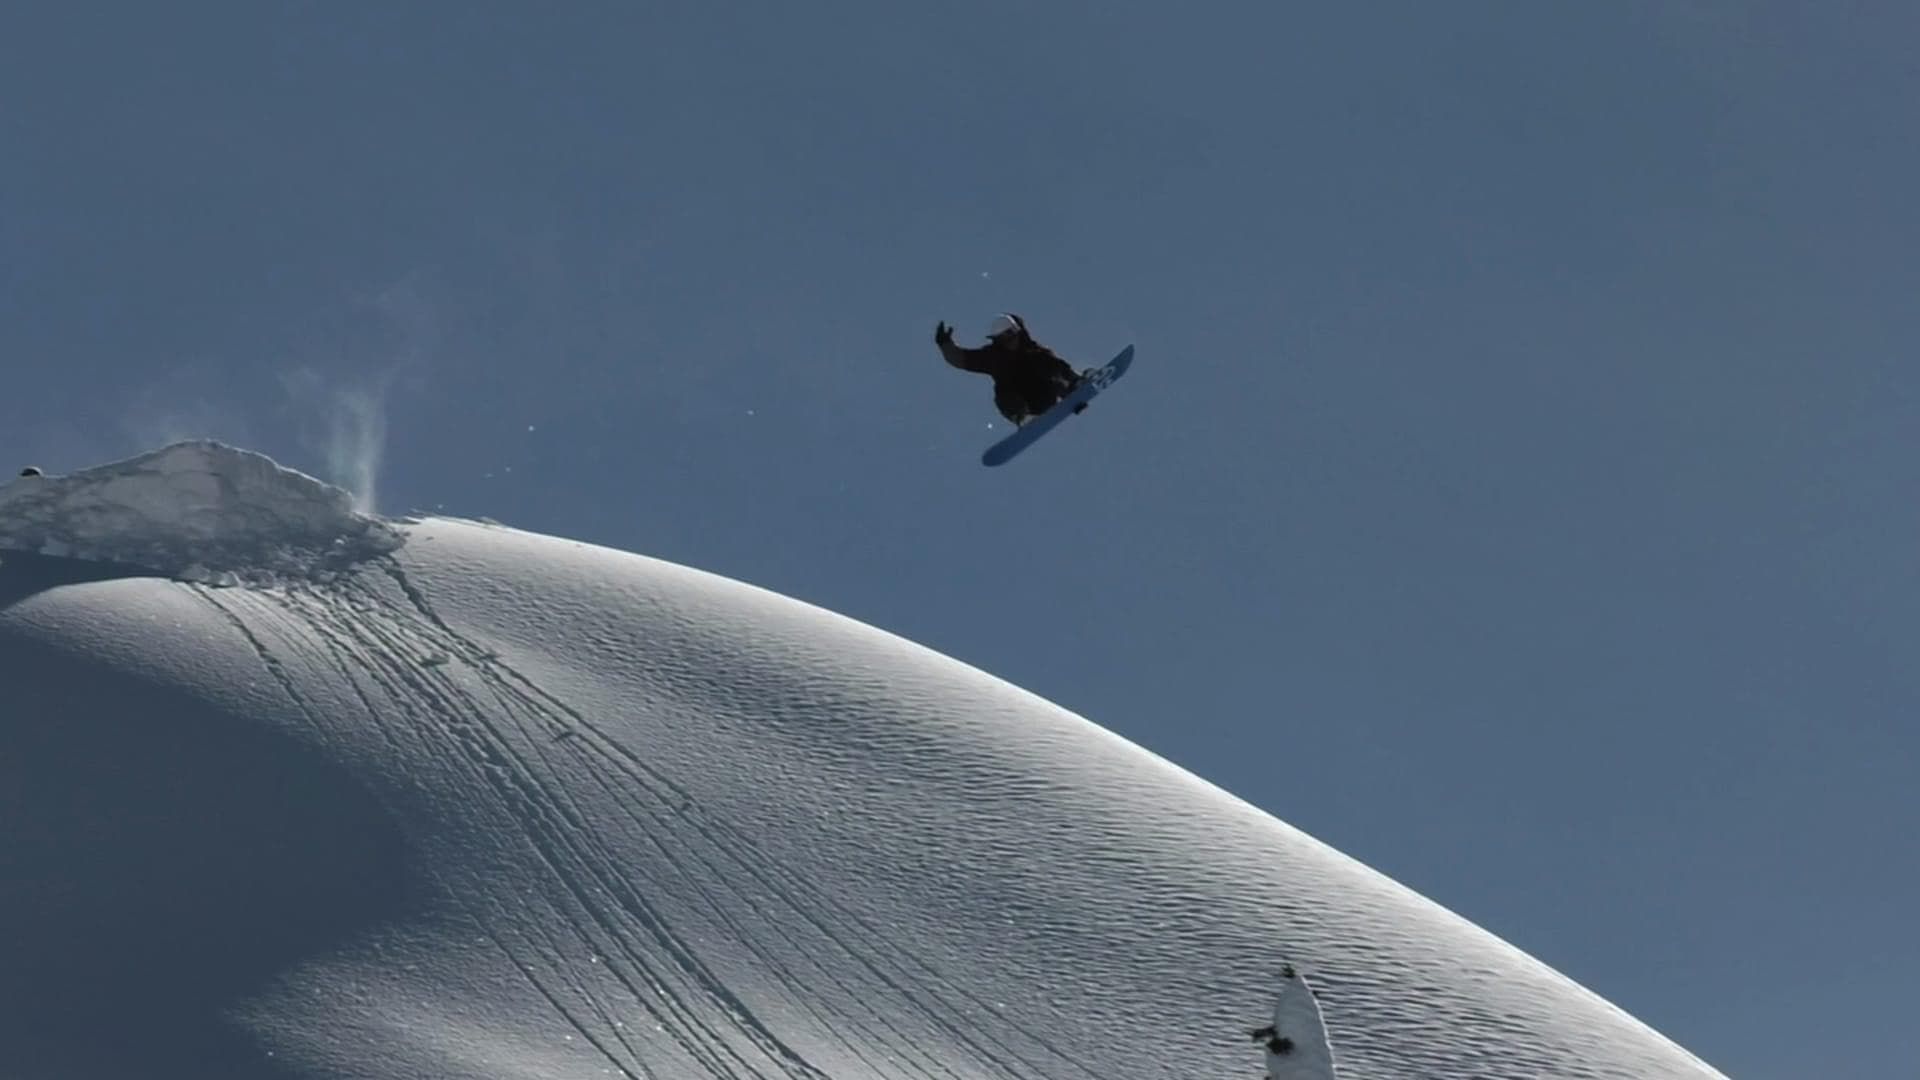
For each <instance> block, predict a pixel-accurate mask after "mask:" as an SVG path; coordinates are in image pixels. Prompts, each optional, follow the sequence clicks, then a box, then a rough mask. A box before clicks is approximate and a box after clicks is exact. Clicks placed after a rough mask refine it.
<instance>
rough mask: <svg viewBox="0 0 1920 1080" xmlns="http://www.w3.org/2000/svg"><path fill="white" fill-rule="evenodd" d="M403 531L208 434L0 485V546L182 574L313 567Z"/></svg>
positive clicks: (299, 571)
mask: <svg viewBox="0 0 1920 1080" xmlns="http://www.w3.org/2000/svg"><path fill="white" fill-rule="evenodd" d="M405 542H406V539H405V537H404V535H403V534H402V533H401V532H400V531H399V530H398V529H396V528H394V527H393V526H392V525H390V524H388V523H387V522H385V521H382V520H380V519H379V518H376V517H371V516H369V515H366V514H362V513H359V512H357V511H355V510H354V509H353V497H352V496H351V495H350V494H348V493H347V492H346V491H343V490H341V489H340V488H337V487H334V486H333V485H331V484H327V483H323V482H322V481H319V480H316V479H314V478H313V477H311V476H308V475H306V474H305V473H301V472H298V471H295V470H293V469H289V468H286V467H284V466H282V465H280V464H278V463H276V462H275V461H273V460H272V459H271V458H268V457H266V456H264V455H262V454H257V453H253V452H251V451H247V450H240V449H236V448H234V447H231V446H226V445H224V444H222V443H218V442H213V441H210V440H202V441H195V442H183V443H176V444H174V445H172V446H167V447H163V448H161V449H159V450H155V451H152V452H150V453H146V454H141V455H139V456H137V457H132V458H128V459H126V460H124V461H116V462H111V463H109V464H106V465H101V466H98V467H96V468H91V469H84V470H82V471H80V472H76V473H71V474H68V475H64V476H40V475H26V476H21V477H19V478H17V479H14V480H12V481H10V482H9V483H7V484H6V485H5V486H3V487H0V552H3V551H8V550H12V551H32V552H38V553H40V554H43V555H59V556H66V557H69V558H78V559H89V560H97V561H102V562H117V563H125V564H128V565H131V566H138V567H142V568H144V569H149V570H153V571H156V572H159V573H162V574H168V575H172V576H174V577H179V578H184V579H188V580H196V581H205V582H213V583H229V584H230V583H236V582H239V581H249V580H259V579H263V578H276V577H313V576H316V575H320V574H324V573H327V572H330V571H334V570H338V569H340V568H343V567H346V566H350V565H352V564H354V563H357V562H361V561H364V560H366V559H369V558H372V557H375V556H377V555H381V554H385V553H387V552H390V551H393V550H395V549H397V548H398V547H400V545H402V544H404V543H405Z"/></svg>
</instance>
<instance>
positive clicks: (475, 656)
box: [388, 567, 1100, 1078]
mask: <svg viewBox="0 0 1920 1080" xmlns="http://www.w3.org/2000/svg"><path fill="white" fill-rule="evenodd" d="M388 573H389V575H390V576H394V577H396V579H398V580H401V581H404V574H403V572H401V571H400V570H398V568H392V567H390V568H389V569H388ZM403 592H405V593H406V595H407V596H408V597H409V599H410V600H412V601H413V603H414V604H415V606H416V607H417V608H420V609H421V615H422V616H423V617H425V618H426V619H428V621H429V622H431V623H433V624H434V625H435V626H436V627H438V628H442V629H443V630H444V631H445V632H446V633H447V634H448V635H449V636H450V638H451V640H452V642H454V643H457V644H458V645H459V646H460V648H458V649H456V650H453V651H455V652H459V653H463V654H464V656H465V658H467V659H469V661H470V662H472V663H474V664H475V667H476V669H477V670H479V671H480V672H481V673H482V674H483V676H484V675H491V676H493V677H495V678H506V679H511V680H512V681H513V682H514V683H516V684H518V685H519V686H520V687H522V688H524V689H521V690H513V691H512V692H513V693H515V694H516V695H520V696H523V697H527V704H528V705H529V707H531V708H533V709H535V710H537V711H538V712H539V713H541V714H542V715H546V716H549V717H551V718H552V720H553V722H554V723H556V725H558V726H561V727H562V728H563V729H564V730H568V731H573V732H585V733H587V734H590V735H591V736H593V744H594V746H595V748H596V749H597V750H599V751H600V752H601V753H602V754H603V755H610V756H612V757H615V758H618V759H619V760H617V761H614V762H613V764H615V765H616V767H619V768H620V769H621V771H623V772H625V773H626V774H627V775H628V776H629V777H630V778H631V779H633V780H634V781H635V782H636V783H638V784H640V785H642V786H643V787H644V788H647V789H652V788H654V787H655V786H656V785H658V786H660V787H664V788H665V789H667V790H668V791H669V792H671V793H672V794H673V796H674V798H673V799H671V800H662V801H665V802H667V803H668V804H669V805H670V806H672V807H673V810H674V812H675V814H676V816H678V817H681V818H683V819H685V820H686V821H687V822H688V824H690V825H691V826H692V827H694V828H695V829H697V830H698V831H700V832H701V834H702V835H703V836H705V837H706V839H707V840H708V843H709V846H711V847H712V848H713V849H715V850H718V851H723V852H729V853H734V854H733V857H734V859H735V860H736V862H737V863H738V864H739V865H740V866H741V867H742V868H743V869H745V870H746V871H747V872H748V873H749V874H751V875H753V876H755V877H756V878H758V879H760V880H761V882H762V883H763V884H765V885H766V886H767V887H768V888H770V889H773V890H775V891H776V892H778V893H779V895H780V896H781V898H782V899H783V900H785V901H786V902H787V904H788V906H789V907H791V908H792V909H793V910H794V911H795V912H797V913H799V914H800V915H801V916H802V917H803V918H805V919H807V920H808V921H809V922H811V923H812V924H813V925H814V926H815V927H816V929H817V930H818V931H819V932H820V933H822V934H823V935H824V936H827V937H829V938H830V939H832V940H834V941H835V943H836V944H837V945H839V947H840V948H841V949H842V951H844V952H846V953H847V954H848V955H849V956H851V957H853V958H855V959H856V960H857V961H859V962H860V963H861V964H862V965H863V966H865V967H867V968H868V969H869V970H870V972H871V973H872V974H873V975H874V976H875V977H876V978H877V979H879V980H880V981H881V982H882V983H883V984H884V985H885V986H886V987H887V988H888V989H890V990H891V991H893V992H894V993H896V994H899V995H900V996H901V997H903V998H904V999H906V1000H908V1001H911V1002H913V1003H914V1004H916V1005H917V1006H918V1007H919V1009H920V1011H921V1012H922V1013H923V1014H924V1016H925V1018H926V1019H927V1020H928V1022H929V1023H931V1024H933V1025H934V1026H936V1027H938V1028H940V1029H942V1030H944V1031H946V1032H947V1033H948V1034H949V1035H950V1036H951V1037H953V1038H954V1039H955V1041H956V1042H957V1043H959V1044H961V1045H968V1046H971V1047H972V1048H973V1049H974V1050H975V1051H976V1053H978V1054H979V1056H980V1057H981V1058H982V1059H983V1060H984V1061H985V1062H986V1063H988V1064H990V1065H992V1066H993V1067H995V1068H996V1069H998V1070H999V1071H1001V1072H1003V1073H1005V1074H1006V1075H1008V1076H1011V1077H1019V1076H1020V1075H1021V1074H1022V1071H1023V1070H1022V1069H1021V1068H1020V1067H1019V1066H1020V1065H1024V1066H1025V1067H1026V1070H1028V1071H1029V1074H1030V1075H1032V1076H1036V1077H1042V1078H1045V1077H1048V1076H1050V1075H1052V1074H1050V1073H1048V1072H1046V1071H1045V1070H1043V1069H1041V1068H1040V1067H1039V1066H1037V1065H1036V1064H1035V1063H1033V1062H1031V1061H1027V1060H1024V1058H1023V1057H1022V1056H1021V1055H1020V1054H1019V1053H1018V1052H1017V1051H1015V1050H1014V1049H1013V1048H1012V1047H1010V1046H1008V1045H1006V1044H1005V1043H1004V1042H1001V1041H999V1040H998V1039H992V1038H991V1037H990V1036H989V1037H988V1038H989V1039H991V1041H992V1042H993V1043H994V1046H993V1047H988V1046H986V1045H983V1044H982V1043H981V1041H980V1038H979V1036H978V1034H977V1031H978V1029H972V1028H966V1027H962V1026H960V1025H957V1024H954V1023H953V1022H952V1021H950V1020H948V1019H946V1017H947V1016H948V1015H966V1014H967V1013H968V1011H969V1010H968V1008H967V1007H966V1005H971V1006H972V1007H973V1011H975V1012H977V1013H978V1014H979V1015H982V1016H989V1017H993V1018H994V1019H995V1020H997V1021H999V1022H1000V1023H1003V1024H1005V1025H1006V1026H1008V1027H1010V1028H1012V1029H1014V1030H1015V1031H1018V1032H1019V1033H1020V1034H1022V1035H1024V1036H1026V1037H1027V1038H1028V1039H1030V1040H1032V1042H1033V1043H1034V1044H1035V1045H1036V1046H1037V1047H1039V1048H1040V1049H1041V1050H1043V1051H1045V1052H1047V1053H1049V1054H1052V1055H1054V1056H1056V1057H1058V1058H1059V1059H1060V1060H1061V1061H1063V1062H1065V1063H1066V1064H1067V1065H1068V1066H1069V1067H1070V1068H1073V1069H1076V1070H1077V1071H1080V1072H1083V1073H1085V1074H1087V1075H1088V1076H1095V1077H1098V1076H1100V1074H1099V1073H1097V1072H1096V1071H1095V1070H1093V1069H1091V1068H1089V1067H1088V1066H1086V1065H1085V1064H1083V1063H1082V1062H1080V1061H1079V1060H1078V1059H1075V1058H1072V1057H1071V1056H1069V1055H1067V1054H1065V1053H1063V1052H1061V1051H1060V1050H1059V1049H1058V1048H1056V1047H1053V1046H1051V1045H1050V1044H1049V1043H1048V1042H1047V1041H1046V1040H1045V1039H1043V1038H1041V1037H1039V1036H1038V1035H1036V1034H1035V1033H1033V1032H1032V1031H1029V1030H1027V1029H1026V1028H1025V1027H1024V1025H1022V1024H1020V1023H1019V1022H1018V1021H1015V1020H1012V1019H1010V1018H1009V1017H1007V1016H1006V1015H1005V1013H1003V1012H1001V1011H1000V1010H998V1009H995V1008H994V1007H993V1005H992V1003H990V1002H988V1001H986V1000H984V999H982V998H980V997H978V996H977V995H973V994H971V993H970V992H968V991H967V990H966V989H965V988H964V987H960V986H956V985H954V984H953V983H951V981H950V980H948V979H946V978H944V977H943V976H942V975H941V974H940V973H939V972H938V971H937V970H936V969H934V968H932V967H931V966H930V965H928V964H927V963H926V962H925V961H924V960H922V959H921V958H919V957H918V956H915V955H913V954H912V953H911V952H909V951H905V950H902V951H901V956H902V957H904V959H905V960H906V961H907V966H910V967H917V968H918V969H919V971H920V972H921V973H923V974H924V975H925V976H927V977H929V978H931V979H932V980H934V981H935V983H936V984H937V985H942V986H945V987H946V988H947V989H948V990H949V991H951V992H952V993H953V994H954V996H955V997H956V998H958V999H959V1000H960V1001H961V1002H963V1003H965V1004H963V1005H959V1006H956V1005H953V1004H949V1003H945V1002H942V1003H939V1004H938V1005H937V1006H935V1005H930V1004H929V1003H927V1002H925V1001H922V1000H921V997H922V993H923V992H922V991H919V990H916V989H915V987H914V986H913V985H912V983H911V982H909V981H907V980H905V979H904V978H903V977H902V976H901V975H899V974H891V975H890V974H888V973H886V972H884V971H882V970H881V968H880V967H879V966H878V965H877V964H876V962H875V961H874V960H873V959H871V958H870V957H868V956H866V955H865V954H864V953H862V952H861V951H860V950H857V949H854V948H852V947H851V946H850V945H849V944H848V943H847V942H846V941H845V940H844V939H843V938H841V937H840V935H839V934H838V933H837V932H836V931H834V930H833V929H832V925H831V920H824V919H820V918H818V917H816V916H814V915H813V914H812V913H811V912H810V911H809V909H808V905H805V904H802V903H800V902H799V901H798V900H797V899H796V898H795V896H794V890H796V889H797V890H798V891H802V892H810V891H815V890H813V889H812V888H811V886H810V885H809V884H808V883H807V882H805V879H804V878H801V877H799V876H798V875H790V876H789V878H788V880H789V886H788V887H786V888H783V887H782V886H781V885H780V884H779V883H778V882H776V881H774V880H773V879H772V878H770V877H768V876H767V875H766V874H765V873H763V872H762V870H761V867H762V866H772V865H777V862H776V860H772V859H769V858H766V857H765V856H764V855H762V854H761V853H760V852H758V850H757V848H756V847H755V846H754V845H753V844H752V843H751V842H750V841H748V840H746V839H745V838H744V837H742V836H740V835H739V834H738V832H737V830H735V829H734V828H732V827H731V826H728V825H726V824H724V823H720V822H711V823H709V822H707V821H704V820H701V819H700V818H699V817H698V816H697V815H696V814H695V813H694V807H695V806H696V805H697V800H695V799H694V798H693V796H692V795H691V794H690V793H689V792H687V791H686V790H685V789H684V788H681V787H680V786H679V785H678V784H676V783H675V782H674V781H672V779H671V778H669V777H667V776H665V775H663V774H661V773H660V772H658V771H657V770H655V769H654V768H653V767H652V766H650V765H648V764H646V762H644V761H643V760H641V759H640V758H639V757H638V756H637V755H636V754H634V753H633V752H632V751H631V750H629V749H628V748H626V747H625V746H624V745H622V744H620V743H619V742H618V741H617V740H615V739H614V738H612V737H611V736H609V735H607V734H606V733H605V732H603V731H602V730H601V729H600V728H599V727H598V726H597V725H595V724H593V723H592V722H591V721H590V720H588V719H587V718H586V717H585V716H584V715H582V714H581V713H580V712H579V711H578V710H576V709H574V708H572V707H571V706H569V705H567V704H566V703H565V702H563V701H561V700H559V699H557V698H555V697H553V696H552V695H551V694H549V693H548V692H546V691H545V690H542V689H541V688H540V687H539V686H538V685H537V684H535V683H533V682H532V681H531V680H529V679H527V678H526V677H525V676H524V675H522V674H521V673H519V672H518V671H516V670H515V669H513V668H512V667H511V666H509V665H507V664H505V663H504V662H502V661H501V660H499V658H498V657H497V656H496V655H495V654H494V653H493V652H492V651H491V650H488V649H484V648H481V647H480V646H478V645H476V644H474V643H473V642H471V641H468V640H466V639H465V638H463V637H461V636H460V635H459V634H458V633H457V632H455V631H453V630H451V628H448V627H447V624H446V623H445V622H444V621H442V620H441V619H440V618H439V617H438V615H436V614H434V613H433V612H432V610H431V608H430V607H428V606H427V601H426V599H425V597H424V595H423V594H422V593H421V592H420V591H419V590H418V589H416V588H414V587H412V586H411V585H410V584H406V585H403ZM529 695H530V696H529ZM563 718H564V719H563ZM566 721H571V724H570V725H569V724H567V723H566ZM656 797H658V795H657V793H656ZM739 851H744V852H747V853H749V854H752V855H754V856H755V857H754V858H746V857H743V856H742V855H740V854H738V853H737V852H739ZM815 899H816V901H818V902H819V906H820V907H822V908H825V909H828V910H834V909H837V907H838V905H836V904H834V903H833V902H832V901H828V900H825V898H824V897H819V896H817V895H816V897H815ZM841 914H842V915H843V916H844V917H845V919H846V921H847V922H848V923H850V924H852V925H854V926H855V927H857V929H858V930H859V931H860V933H861V935H862V938H863V940H866V941H868V942H875V941H877V942H882V943H885V942H888V941H889V940H890V939H889V938H888V937H887V936H886V935H884V934H880V933H878V932H877V929H876V928H875V927H872V926H871V925H868V924H866V923H865V922H864V921H863V920H861V919H860V918H859V917H858V916H857V915H855V914H854V913H852V912H844V911H843V912H841ZM932 993H934V995H935V996H936V997H937V996H938V994H937V991H933V992H932ZM1016 1062H1017V1063H1018V1065H1016V1064H1015V1063H1016Z"/></svg>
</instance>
